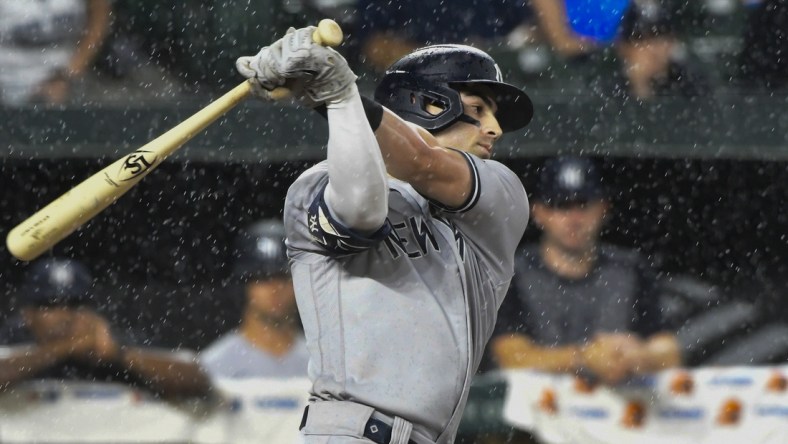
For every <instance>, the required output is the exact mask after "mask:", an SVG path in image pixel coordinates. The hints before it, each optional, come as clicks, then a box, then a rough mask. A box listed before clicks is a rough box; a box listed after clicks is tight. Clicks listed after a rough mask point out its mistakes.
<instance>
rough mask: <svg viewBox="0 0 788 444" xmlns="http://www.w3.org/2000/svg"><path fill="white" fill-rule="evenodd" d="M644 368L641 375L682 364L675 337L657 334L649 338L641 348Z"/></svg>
mask: <svg viewBox="0 0 788 444" xmlns="http://www.w3.org/2000/svg"><path fill="white" fill-rule="evenodd" d="M643 350H644V359H643V361H644V363H645V364H644V367H645V368H643V369H641V370H640V372H641V373H648V372H655V371H659V370H662V369H666V368H673V367H678V366H680V365H681V363H682V359H681V348H680V347H679V343H678V341H677V340H676V337H675V335H672V334H670V333H659V334H656V335H653V336H651V337H650V338H649V339H648V340H647V341H646V343H645V344H644V347H643Z"/></svg>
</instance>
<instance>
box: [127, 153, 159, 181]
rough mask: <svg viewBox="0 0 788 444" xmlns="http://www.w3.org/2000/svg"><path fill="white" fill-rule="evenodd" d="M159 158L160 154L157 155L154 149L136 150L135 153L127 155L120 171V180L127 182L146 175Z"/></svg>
mask: <svg viewBox="0 0 788 444" xmlns="http://www.w3.org/2000/svg"><path fill="white" fill-rule="evenodd" d="M158 158H159V156H157V155H156V154H155V153H153V152H152V151H146V150H137V151H134V152H133V153H131V154H129V155H128V156H126V159H125V160H124V161H123V164H122V165H121V167H120V171H118V180H119V181H121V182H125V181H128V180H132V179H135V178H137V177H139V176H141V175H144V174H145V173H146V172H147V171H148V170H150V169H151V168H153V166H154V165H156V161H157V160H158Z"/></svg>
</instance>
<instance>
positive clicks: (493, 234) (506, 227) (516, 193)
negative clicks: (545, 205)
mask: <svg viewBox="0 0 788 444" xmlns="http://www.w3.org/2000/svg"><path fill="white" fill-rule="evenodd" d="M463 155H464V156H465V157H466V159H467V161H468V166H469V168H470V170H471V192H470V194H469V195H468V199H467V200H466V201H465V203H464V204H463V205H461V206H460V207H457V208H448V207H446V206H443V205H441V204H439V203H437V202H434V201H432V202H431V203H432V205H433V206H434V207H435V208H437V209H438V211H440V212H441V213H442V214H443V216H445V217H446V218H448V219H450V220H451V221H452V222H453V223H454V224H455V225H457V227H458V228H459V229H460V231H461V232H462V233H464V234H465V235H466V241H467V242H468V243H469V244H471V247H472V248H475V249H476V251H477V253H478V254H479V256H480V257H481V258H482V259H483V260H484V262H485V263H486V265H487V267H488V270H489V271H490V272H491V273H492V276H491V278H493V279H494V281H495V283H496V284H501V283H505V282H507V281H508V280H509V279H511V277H512V274H513V267H514V265H513V262H514V252H515V249H516V248H517V246H518V244H519V243H520V239H521V238H522V236H523V233H524V232H525V228H526V226H527V225H528V217H529V208H528V197H527V196H526V194H525V189H524V188H523V185H522V182H521V181H520V178H519V177H517V175H516V174H514V172H512V170H510V169H509V168H507V167H506V166H504V165H503V164H501V163H500V162H496V161H494V160H482V159H480V158H478V157H476V156H474V155H471V154H468V153H463Z"/></svg>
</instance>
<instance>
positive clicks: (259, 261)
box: [232, 219, 290, 281]
mask: <svg viewBox="0 0 788 444" xmlns="http://www.w3.org/2000/svg"><path fill="white" fill-rule="evenodd" d="M232 254H233V268H232V275H233V277H234V278H236V279H239V280H243V281H248V280H252V279H260V278H270V277H273V276H280V275H288V274H290V267H289V264H288V259H287V250H286V248H285V227H284V225H283V224H282V222H281V221H279V220H276V219H266V220H262V221H258V222H255V223H253V224H251V225H250V226H248V227H246V228H245V229H243V230H241V231H240V232H239V234H238V236H237V237H236V239H235V242H234V248H233V251H232Z"/></svg>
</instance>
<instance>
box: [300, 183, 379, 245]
mask: <svg viewBox="0 0 788 444" xmlns="http://www.w3.org/2000/svg"><path fill="white" fill-rule="evenodd" d="M327 185H328V173H327V171H326V170H325V168H321V169H313V170H310V171H308V172H307V173H304V175H302V176H301V177H299V179H297V180H296V182H294V183H293V185H292V186H291V187H290V189H289V190H288V193H287V198H286V199H285V217H284V222H285V229H286V231H287V242H288V249H289V250H290V251H291V252H293V253H296V254H297V253H298V252H312V253H318V254H321V255H329V256H343V255H351V254H355V253H359V252H362V251H365V250H368V249H370V248H372V247H374V246H375V245H377V244H378V242H380V241H382V240H383V239H385V238H386V236H388V235H389V233H390V232H391V226H390V224H389V222H388V219H387V220H386V222H385V223H384V224H383V226H381V227H380V228H379V229H378V230H377V231H375V232H374V233H372V234H362V233H359V232H356V231H355V230H353V229H351V228H348V227H346V226H345V225H343V224H342V222H340V221H339V220H337V219H336V218H335V217H333V215H332V214H331V212H330V211H329V209H328V207H327V206H326V201H325V191H326V186H327Z"/></svg>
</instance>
